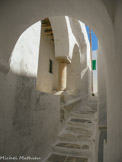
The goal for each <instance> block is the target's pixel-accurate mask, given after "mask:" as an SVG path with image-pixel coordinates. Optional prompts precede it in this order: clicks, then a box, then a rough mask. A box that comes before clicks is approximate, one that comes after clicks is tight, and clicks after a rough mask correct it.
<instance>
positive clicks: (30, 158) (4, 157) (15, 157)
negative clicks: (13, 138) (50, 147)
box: [0, 155, 41, 160]
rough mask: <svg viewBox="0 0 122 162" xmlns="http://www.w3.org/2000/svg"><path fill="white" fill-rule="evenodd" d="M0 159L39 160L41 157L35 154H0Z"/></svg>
mask: <svg viewBox="0 0 122 162" xmlns="http://www.w3.org/2000/svg"><path fill="white" fill-rule="evenodd" d="M0 160H41V157H37V156H6V155H3V156H0Z"/></svg>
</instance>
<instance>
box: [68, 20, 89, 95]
mask: <svg viewBox="0 0 122 162" xmlns="http://www.w3.org/2000/svg"><path fill="white" fill-rule="evenodd" d="M69 26H70V33H71V32H72V35H73V36H71V37H70V40H69V44H70V47H71V48H70V52H71V51H72V60H71V65H69V66H68V77H67V78H68V84H67V85H68V87H67V88H68V89H70V90H77V91H79V94H80V96H81V97H85V96H88V95H90V92H91V86H90V84H89V83H90V69H91V67H90V65H91V62H90V46H89V40H88V36H87V33H86V29H85V24H83V23H82V22H80V21H78V20H76V19H73V18H69ZM70 33H69V35H70ZM74 44H75V45H74ZM73 47H74V48H73Z"/></svg>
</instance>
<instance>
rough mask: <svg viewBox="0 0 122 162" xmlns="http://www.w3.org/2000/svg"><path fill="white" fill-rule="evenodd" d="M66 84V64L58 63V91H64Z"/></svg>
mask: <svg viewBox="0 0 122 162" xmlns="http://www.w3.org/2000/svg"><path fill="white" fill-rule="evenodd" d="M66 83H67V63H65V62H59V80H58V89H59V90H60V91H64V90H65V89H66Z"/></svg>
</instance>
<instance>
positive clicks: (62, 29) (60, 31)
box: [49, 16, 71, 59]
mask: <svg viewBox="0 0 122 162" xmlns="http://www.w3.org/2000/svg"><path fill="white" fill-rule="evenodd" d="M49 19H50V22H51V26H52V29H53V33H54V40H55V57H64V58H69V59H71V56H70V54H69V37H68V27H67V22H66V18H65V16H53V17H50V18H49Z"/></svg>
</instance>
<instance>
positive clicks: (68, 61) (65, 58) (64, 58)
mask: <svg viewBox="0 0 122 162" xmlns="http://www.w3.org/2000/svg"><path fill="white" fill-rule="evenodd" d="M56 60H57V61H58V62H60V63H67V64H69V63H71V60H70V59H69V57H66V56H64V57H56Z"/></svg>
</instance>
